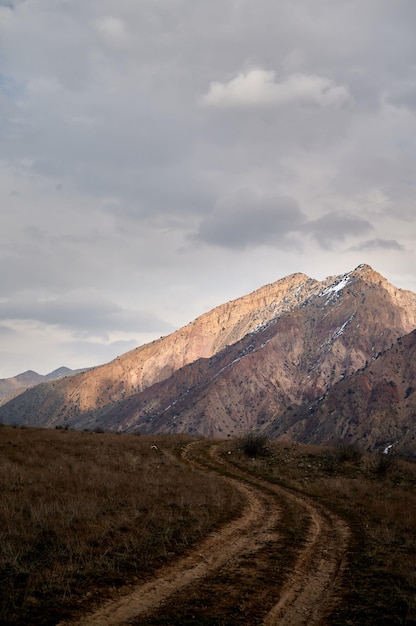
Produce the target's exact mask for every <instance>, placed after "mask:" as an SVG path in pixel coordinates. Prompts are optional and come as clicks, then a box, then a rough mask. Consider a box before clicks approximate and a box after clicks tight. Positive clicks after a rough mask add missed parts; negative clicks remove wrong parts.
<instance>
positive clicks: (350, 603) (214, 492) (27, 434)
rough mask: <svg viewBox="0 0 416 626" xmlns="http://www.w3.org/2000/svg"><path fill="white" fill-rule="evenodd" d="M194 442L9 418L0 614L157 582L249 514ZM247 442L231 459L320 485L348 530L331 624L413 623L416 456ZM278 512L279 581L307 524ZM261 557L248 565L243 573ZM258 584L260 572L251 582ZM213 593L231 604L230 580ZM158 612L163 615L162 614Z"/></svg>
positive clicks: (67, 611)
mask: <svg viewBox="0 0 416 626" xmlns="http://www.w3.org/2000/svg"><path fill="white" fill-rule="evenodd" d="M187 441H189V439H185V438H180V437H137V436H134V435H115V434H99V433H90V432H75V431H65V430H35V429H23V428H12V427H8V426H3V427H1V428H0V489H1V499H0V623H1V624H4V625H5V626H6V625H10V626H11V625H14V626H17V625H23V624H24V625H26V626H27V625H29V624H31V625H32V624H33V625H35V626H36V625H40V624H45V625H47V624H56V623H57V622H59V620H61V619H65V618H66V619H68V618H71V617H74V616H79V615H80V614H82V612H83V611H85V610H86V609H87V608H90V607H91V606H92V605H94V604H97V603H98V604H99V603H100V602H101V600H102V599H103V598H104V597H105V596H108V595H114V594H116V593H117V590H118V589H121V588H123V590H125V589H126V588H127V587H126V586H128V585H133V584H135V583H138V582H141V581H143V580H145V579H147V578H148V577H150V576H151V574H152V572H154V571H155V569H156V568H157V567H159V566H160V565H161V564H163V563H165V562H167V561H168V560H169V559H171V558H173V557H174V556H176V555H178V554H183V553H184V552H185V551H186V550H187V549H189V548H190V547H191V546H192V544H193V543H195V542H196V541H198V540H199V539H201V538H202V537H203V536H204V535H206V533H207V532H208V531H209V530H211V529H213V528H214V527H216V526H217V525H219V524H221V523H222V522H224V521H225V520H227V519H230V518H231V517H232V516H234V515H235V514H236V513H237V512H238V511H240V509H241V504H242V503H241V501H240V497H239V496H238V495H237V494H236V493H235V492H233V491H231V488H230V487H229V486H228V485H227V483H225V482H223V481H221V479H220V478H218V479H216V478H215V476H213V475H211V474H209V473H206V472H203V471H198V470H195V469H193V468H191V467H188V466H186V465H184V464H183V463H182V462H179V460H178V452H179V450H180V449H181V447H182V446H183V445H184V443H185V442H187ZM246 443H247V442H246ZM248 443H249V448H248V449H247V450H246V453H244V452H243V447H244V446H243V445H242V444H244V438H243V439H242V440H241V439H240V441H236V442H235V444H234V449H233V451H232V453H230V450H231V447H230V446H231V443H230V442H228V443H227V444H226V445H224V448H223V450H224V458H226V460H227V462H231V463H234V464H235V465H237V466H239V467H241V468H243V469H245V470H248V471H249V472H250V473H253V474H255V475H258V476H261V477H262V478H266V479H267V480H269V481H271V482H278V483H281V484H283V485H284V486H286V487H289V488H291V489H294V490H297V491H300V492H303V493H306V494H309V495H311V496H312V497H314V498H316V499H317V500H318V501H319V502H322V503H323V504H324V505H326V506H328V507H329V508H332V509H333V510H334V511H335V512H337V513H338V514H339V515H341V516H342V517H343V518H344V519H345V520H346V521H347V522H348V524H349V526H350V527H351V530H352V542H351V545H350V550H349V554H348V571H347V576H346V577H345V582H344V588H343V590H342V592H343V599H342V602H341V604H340V605H339V606H338V608H337V609H336V611H334V613H333V614H332V615H331V617H330V619H329V620H328V625H329V624H330V625H331V626H340V625H354V626H356V625H357V626H360V625H362V626H364V625H365V626H368V625H369V624H386V625H395V624H397V625H399V624H401V625H407V626H411V625H413V626H414V625H416V598H415V592H416V490H415V487H416V465H415V464H414V463H410V462H407V461H405V460H401V459H399V458H397V457H395V456H389V457H387V455H378V456H377V455H374V456H371V455H366V454H363V453H361V452H360V450H359V449H357V448H352V447H351V446H348V445H339V446H338V447H335V448H326V449H324V448H319V447H312V446H300V445H296V444H291V443H283V442H270V441H265V440H264V438H262V439H261V440H257V439H256V438H254V442H253V437H249V440H248ZM253 445H254V453H253ZM279 523H280V524H285V525H286V526H285V528H283V527H282V528H280V532H281V535H282V538H283V539H284V543H285V545H282V551H281V553H279V555H280V556H279V559H278V560H279V567H280V568H281V572H280V574H279V572H277V574H276V567H277V565H276V562H275V561H276V559H275V558H274V560H273V559H272V560H271V561H270V568H271V567H273V568H274V569H273V576H275V577H276V576H277V579H279V576H280V575H282V576H284V575H286V572H287V568H288V567H289V568H290V567H291V564H292V563H293V559H294V558H295V555H296V553H297V550H298V549H299V546H301V545H302V537H303V536H304V532H305V530H304V520H296V518H295V516H294V511H289V510H287V511H286V510H285V509H284V508H283V509H282V511H281V517H280V522H279ZM297 525H298V526H299V529H300V530H299V533H300V534H299V533H298V534H299V536H298V535H296V537H294V539H293V541H292V543H293V546H292V547H291V545H290V541H289V539H288V537H289V534H290V532H292V534H293V533H294V532H295V530H296V527H297ZM295 539H296V541H295ZM289 548H290V549H289ZM290 550H292V552H293V554H292V552H291V551H290ZM285 558H286V561H285V562H283V564H282V563H280V561H282V559H283V560H284V559H285ZM272 561H273V562H272ZM254 565H255V562H254V561H253V563H252V564H250V568H251V569H250V568H248V569H247V572H245V570H244V572H245V574H244V575H245V576H246V580H250V578H249V576H251V574H253V576H254V570H255V568H254V569H253V567H254ZM247 567H248V565H247ZM242 571H243V569H242V570H241V571H240V574H238V572H237V575H238V576H240V575H241V573H242ZM267 571H268V570H267ZM279 571H280V570H279ZM231 573H232V572H231V570H230V576H231ZM227 575H228V574H227ZM220 583H221V579H220V578H218V576H217V575H216V576H215V577H214V576H213V577H212V581H209V580H208V581H207V582H205V583H204V582H201V585H200V586H201V590H200V592H201V596H200V597H199V599H198V601H201V598H203V597H204V588H203V585H204V584H205V586H206V589H207V591H206V594H208V593H211V592H212V589H213V585H218V584H220ZM222 584H225V583H224V580H223V581H222ZM227 584H228V586H229V588H230V589H232V581H231V580H230V581H228V583H227ZM255 585H256V581H255V579H254V578H253V581H252V582H250V584H249V585H248V588H253V586H254V587H255ZM220 587H221V584H220ZM215 593H216V597H217V598H218V602H219V603H220V601H221V600H220V595H221V589H220V588H218V589H217V590H216V592H215ZM185 596H186V593H185ZM185 596H184V600H183V602H184V603H186V602H188V604H189V598H186V597H185ZM237 600H238V599H236V605H237V604H238V602H239V601H240V600H241V598H240V600H238V602H237ZM195 601H196V600H195ZM219 606H220V604H219ZM175 610H177V611H179V608H178V607H176V608H175ZM179 613H180V611H179ZM179 613H178V614H179ZM221 619H222V618H221ZM221 619H220V617H218V619H217V621H215V620H213V617H212V615H211V617H210V620H211V621H210V620H208V621H207V622H206V623H207V624H208V623H209V624H210V625H211V626H212V625H213V624H229V623H240V622H238V621H234V622H230V621H225V622H224V621H221ZM154 623H161V624H162V623H163V624H164V623H166V622H165V621H163V618H162V616H161V618H160V621H159V622H154ZM175 623H178V624H179V623H181V625H182V624H183V623H184V622H183V621H182V622H181V621H178V622H175ZM201 623H202V622H201ZM204 623H205V622H204ZM241 623H242V622H241Z"/></svg>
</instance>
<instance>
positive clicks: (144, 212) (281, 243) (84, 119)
mask: <svg viewBox="0 0 416 626" xmlns="http://www.w3.org/2000/svg"><path fill="white" fill-rule="evenodd" d="M11 9H13V10H11ZM415 19H416V5H415V3H411V2H402V3H398V2H396V1H395V0H368V1H366V2H364V3H363V2H362V0H350V1H349V2H348V3H346V2H342V1H341V0H331V2H330V1H329V0H316V2H314V3H311V2H310V0H298V1H297V2H296V3H294V2H293V0H281V1H279V2H278V3H276V2H275V1H274V0H258V2H256V3H253V2H249V0H241V1H239V2H232V1H231V0H210V2H189V1H188V0H172V1H170V2H154V0H141V1H140V2H129V1H124V0H123V1H121V2H120V1H118V2H116V0H105V1H104V2H103V1H102V0H89V2H81V1H80V0H74V1H73V2H48V1H45V0H39V1H37V2H23V1H20V2H18V1H16V2H11V0H0V117H1V122H0V188H1V190H2V211H1V214H0V262H1V263H2V268H3V270H2V272H0V304H1V306H2V307H3V309H2V311H3V313H2V316H3V317H2V319H5V318H4V315H5V314H6V313H7V315H10V316H11V317H10V318H7V322H4V324H3V325H6V326H7V327H8V328H9V329H10V331H11V332H13V333H14V334H13V337H11V336H9V335H7V334H6V335H4V334H3V335H2V342H3V344H2V351H3V356H2V357H0V375H2V374H3V375H4V374H10V375H12V374H14V373H16V372H13V371H8V372H6V368H10V369H11V368H18V369H22V370H23V369H27V366H28V365H30V367H32V368H34V369H37V370H44V369H46V364H47V369H48V370H51V369H54V367H55V366H57V365H61V364H66V365H68V366H69V367H80V366H86V365H91V364H94V363H95V362H97V360H99V359H101V358H102V356H100V355H99V352H100V350H102V353H101V355H103V354H104V353H105V354H106V355H110V353H111V351H112V348H108V350H107V348H106V347H105V346H109V345H110V344H112V343H113V342H114V341H119V340H125V341H127V342H130V341H132V340H133V336H134V337H136V336H137V340H138V341H139V340H140V341H142V340H150V339H151V335H152V333H154V334H155V336H158V335H160V334H164V333H165V332H166V328H172V327H177V326H179V325H181V324H184V323H187V322H188V321H189V320H190V319H192V318H193V317H195V316H196V315H197V314H199V313H202V312H203V311H204V310H207V308H209V307H211V306H214V305H215V304H218V303H219V302H221V301H222V300H224V299H225V300H228V299H229V298H230V297H237V296H238V295H241V294H242V293H245V292H246V291H251V290H253V289H254V288H256V287H258V286H260V285H261V284H263V283H266V282H271V281H272V280H275V279H277V278H279V277H281V276H282V275H284V274H286V273H291V272H292V271H306V272H307V273H309V274H310V275H314V276H315V277H318V278H319V277H323V276H324V274H325V272H326V271H327V268H328V267H330V268H331V270H330V272H331V274H332V273H335V272H338V271H339V272H341V271H348V270H350V269H351V268H352V267H355V266H356V265H358V264H359V263H360V262H363V261H366V260H367V261H368V262H370V263H371V264H372V265H373V266H374V267H375V268H376V269H377V270H378V271H380V272H381V273H383V272H384V273H385V274H386V275H387V277H388V278H389V277H391V278H392V279H393V280H394V281H396V284H397V283H399V285H398V286H404V287H407V288H415V289H416V274H415V271H414V269H409V268H414V267H416V262H415V254H416V253H415V252H414V250H415V249H416V247H415V245H414V241H415V237H416V220H415V212H414V190H415V185H416V176H415V172H416V150H415V143H414V140H413V137H415V136H416V116H415V114H414V110H415V109H414V101H415V95H414V72H413V68H414V66H415V63H416V39H415V37H414V23H415ZM242 189H251V190H254V191H252V192H250V193H246V192H244V193H241V191H240V190H242ZM333 207H337V208H339V210H338V211H334V210H333ZM201 244H204V245H201ZM386 250H389V254H388V255H385V251H386ZM363 256H364V257H366V258H364V259H363ZM387 257H388V258H387ZM236 259H238V263H236V262H235V261H236ZM276 268H277V269H276ZM46 302H48V303H49V309H48V308H47V307H46V305H45V303H46ZM100 311H101V314H100ZM164 320H166V321H164ZM136 325H137V326H138V330H137V331H136V330H135V328H136ZM94 329H95V330H94ZM141 329H143V333H142V332H141ZM94 332H99V333H100V340H99V341H98V342H95V338H94V337H93V336H92V334H93V333H94ZM80 338H81V339H82V340H85V344H84V348H83V350H82V357H81V350H78V351H77V350H73V351H71V349H70V346H71V342H73V341H76V340H77V341H79V339H80ZM89 341H90V342H91V345H90V344H89ZM95 343H97V344H98V347H97V348H95ZM129 345H130V344H129ZM103 346H104V347H103ZM6 353H7V355H8V356H5V355H6ZM57 354H58V356H56V355H57ZM88 354H90V356H91V360H90V359H89V358H88ZM77 355H79V356H77ZM31 358H33V361H32V360H31ZM65 358H67V359H69V360H68V362H67V363H64V360H65ZM28 360H31V362H30V364H28ZM36 360H37V361H41V365H42V367H39V366H37V365H36ZM91 361H92V362H91ZM19 364H21V367H20V365H19ZM43 364H45V368H44V367H43ZM2 368H3V369H2Z"/></svg>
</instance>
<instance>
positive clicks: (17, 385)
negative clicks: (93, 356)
mask: <svg viewBox="0 0 416 626" xmlns="http://www.w3.org/2000/svg"><path fill="white" fill-rule="evenodd" d="M80 371H82V370H71V369H69V367H59V368H58V369H56V370H54V371H53V372H50V373H49V374H46V375H45V376H42V375H41V374H38V373H37V372H34V371H33V370H27V371H26V372H23V373H22V374H18V375H17V376H13V377H11V378H0V402H2V401H4V399H5V398H6V399H7V398H8V397H9V396H12V395H13V396H14V395H15V394H16V393H21V392H22V391H23V390H25V389H27V388H28V387H34V386H35V385H39V384H40V383H42V382H46V381H49V380H57V379H58V378H63V377H64V376H73V375H74V374H77V373H78V372H80Z"/></svg>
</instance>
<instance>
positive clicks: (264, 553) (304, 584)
mask: <svg viewBox="0 0 416 626" xmlns="http://www.w3.org/2000/svg"><path fill="white" fill-rule="evenodd" d="M182 457H183V459H184V461H185V462H187V463H190V464H192V465H195V466H198V467H199V468H202V469H204V471H209V472H216V473H221V475H223V476H224V474H225V473H226V474H227V475H226V476H224V480H227V481H230V482H231V483H232V484H233V486H234V487H235V489H238V490H239V491H240V492H241V493H242V494H243V496H244V498H245V502H246V504H245V506H244V510H243V512H242V514H241V515H240V517H239V518H237V519H236V520H234V521H232V522H230V523H228V524H227V525H225V526H224V527H222V528H221V529H220V530H219V531H218V532H216V533H213V534H211V535H210V536H208V537H207V538H206V540H205V541H203V542H202V543H201V544H200V545H199V546H197V547H196V548H195V549H194V550H193V551H192V552H191V553H190V554H189V555H188V556H186V557H184V558H182V559H180V560H177V561H175V562H173V563H172V564H171V565H169V566H167V567H165V568H163V569H162V570H161V571H159V573H158V575H157V576H156V577H155V578H154V579H153V580H152V581H150V582H148V583H146V584H144V585H141V586H139V587H137V588H136V589H135V590H134V591H133V592H132V593H130V594H128V595H126V596H123V597H121V598H119V599H117V600H114V601H109V602H107V603H106V604H104V605H103V606H102V607H101V608H99V609H98V610H97V611H95V612H94V613H92V614H90V615H87V616H85V617H84V618H83V619H82V620H81V621H79V622H78V624H82V625H83V626H116V625H122V624H136V625H138V624H162V623H163V624H168V623H172V624H180V623H184V622H185V620H183V622H182V621H181V619H180V618H177V617H176V618H174V617H172V619H171V621H166V620H165V621H164V620H163V616H166V615H168V614H170V613H169V611H171V610H172V611H176V615H177V614H178V610H179V609H180V607H181V604H182V605H183V606H185V604H186V602H187V601H188V599H189V598H190V597H198V594H200V595H201V597H203V595H204V593H205V596H207V595H208V596H209V597H210V600H211V602H214V603H216V604H219V603H220V595H219V594H221V592H222V590H223V589H224V593H227V595H228V596H229V597H233V595H234V596H235V597H238V596H239V594H240V592H241V593H244V594H245V595H246V596H247V593H248V592H247V581H248V580H250V575H251V577H252V579H251V580H254V579H255V578H258V579H259V580H260V584H259V585H258V586H257V587H256V586H255V585H254V588H253V592H252V594H251V595H256V596H258V597H257V605H255V604H250V602H248V601H245V602H246V606H249V604H250V606H251V608H250V610H251V612H252V613H251V614H250V615H251V616H250V615H247V614H246V617H243V614H242V615H241V618H236V617H235V616H234V617H233V620H232V621H224V618H222V621H218V622H214V621H212V622H210V623H221V624H224V623H233V624H237V623H238V624H264V625H265V626H274V625H277V624H279V625H282V624H283V625H290V626H301V625H305V626H306V625H308V626H310V625H318V624H322V623H323V622H324V619H325V617H326V616H328V615H329V613H330V612H331V610H332V609H333V608H334V606H335V604H336V602H337V599H338V587H339V582H340V580H341V578H342V574H343V570H344V567H345V555H346V550H347V546H348V538H349V530H348V527H347V526H346V525H345V523H344V522H343V521H342V520H341V519H340V518H338V517H336V516H335V515H334V514H333V513H331V512H329V511H328V510H326V509H324V508H323V507H321V506H320V505H318V504H317V503H316V502H315V501H314V500H313V499H312V498H308V497H306V496H303V495H299V494H297V493H294V492H292V491H291V490H288V489H285V488H283V487H280V486H277V485H274V484H271V483H268V482H266V481H261V480H258V479H256V478H253V476H251V475H250V474H246V473H244V472H242V471H240V470H237V469H235V468H232V467H231V466H229V465H228V464H227V463H224V462H223V461H222V460H221V459H220V458H219V456H218V455H217V453H216V446H215V445H214V444H211V445H210V448H209V452H207V444H206V442H193V443H191V444H188V445H187V446H186V447H185V448H184V450H183V452H182ZM288 506H290V507H292V509H295V510H296V511H298V515H299V517H300V516H301V515H303V517H304V519H305V520H307V523H305V524H304V526H303V538H302V542H300V545H299V547H300V551H298V552H297V554H296V556H295V557H294V558H293V560H292V561H291V563H290V568H287V571H286V572H285V575H284V578H283V581H282V579H281V577H280V578H279V577H277V578H276V580H275V579H274V578H273V576H271V575H270V572H272V571H274V570H272V568H271V559H274V567H276V565H275V563H276V562H277V561H278V560H279V558H280V555H281V553H283V551H284V538H283V539H282V536H281V529H280V530H279V521H280V522H281V520H280V517H281V516H282V515H283V512H284V510H285V507H286V508H287V507H288ZM281 528H282V526H281ZM245 563H249V566H248V567H249V569H247V567H246V569H245V570H244V564H245ZM250 567H251V572H250V571H249V570H250ZM227 576H228V580H229V581H231V582H230V583H229V585H230V587H229V588H228V589H227V591H226V590H225V588H224V587H221V586H219V585H220V583H219V582H218V581H221V580H223V579H224V580H226V579H227ZM209 581H211V583H210V584H208V582H209ZM204 585H205V590H204ZM215 585H216V586H215ZM231 587H232V588H231ZM260 589H261V593H260V591H259V590H260ZM172 607H174V609H173V608H172ZM178 607H179V608H178ZM242 611H244V608H243V609H242ZM172 615H173V613H172ZM149 616H150V617H149ZM152 616H153V618H152ZM158 616H159V617H158ZM253 616H255V617H253ZM192 617H194V616H192ZM159 618H162V619H159ZM194 623H198V621H194ZM201 623H202V619H201ZM204 623H208V622H204ZM62 626H63V624H62Z"/></svg>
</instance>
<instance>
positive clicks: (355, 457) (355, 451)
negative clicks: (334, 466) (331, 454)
mask: <svg viewBox="0 0 416 626" xmlns="http://www.w3.org/2000/svg"><path fill="white" fill-rule="evenodd" d="M362 455H363V453H362V451H361V450H360V448H359V447H358V445H357V444H355V443H345V442H344V441H341V442H340V443H339V444H338V446H337V456H338V459H339V460H340V461H341V462H346V461H349V462H351V463H359V462H360V461H361V458H362Z"/></svg>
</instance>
